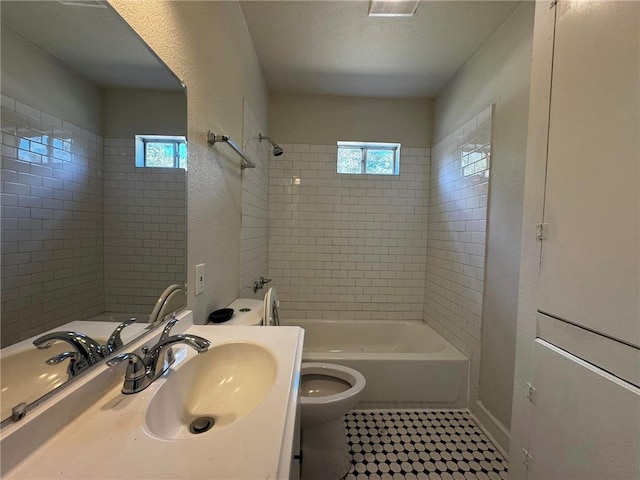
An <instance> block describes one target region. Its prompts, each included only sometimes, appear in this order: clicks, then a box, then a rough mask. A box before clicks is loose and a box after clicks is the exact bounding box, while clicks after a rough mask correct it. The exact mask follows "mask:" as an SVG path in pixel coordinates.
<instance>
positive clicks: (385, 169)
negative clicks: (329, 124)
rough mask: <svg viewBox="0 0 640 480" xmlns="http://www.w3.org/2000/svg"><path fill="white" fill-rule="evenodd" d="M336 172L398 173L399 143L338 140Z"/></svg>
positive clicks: (354, 173)
mask: <svg viewBox="0 0 640 480" xmlns="http://www.w3.org/2000/svg"><path fill="white" fill-rule="evenodd" d="M338 173H346V174H352V175H365V174H366V175H399V174H400V144H399V143H368V142H338Z"/></svg>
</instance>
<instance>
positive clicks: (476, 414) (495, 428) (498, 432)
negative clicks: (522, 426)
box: [469, 400, 511, 460]
mask: <svg viewBox="0 0 640 480" xmlns="http://www.w3.org/2000/svg"><path fill="white" fill-rule="evenodd" d="M474 407H475V408H473V409H471V408H470V409H469V411H470V413H471V415H472V416H473V418H474V419H475V421H476V423H477V424H478V426H479V427H480V428H481V429H482V431H483V432H484V433H485V434H486V435H487V437H489V440H491V442H492V443H493V444H494V445H495V447H496V448H497V449H498V450H499V451H500V453H501V454H502V456H503V457H504V459H505V460H509V453H508V452H509V442H510V439H511V438H510V432H509V430H507V428H506V427H505V426H504V425H503V424H502V422H500V420H498V419H497V418H496V417H494V416H493V415H492V414H491V412H490V411H489V410H487V407H485V406H484V404H483V403H482V402H481V401H480V400H476V402H475V405H474Z"/></svg>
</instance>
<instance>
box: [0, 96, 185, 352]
mask: <svg viewBox="0 0 640 480" xmlns="http://www.w3.org/2000/svg"><path fill="white" fill-rule="evenodd" d="M1 129H2V343H3V346H4V345H8V344H11V343H14V342H16V341H18V340H22V339H25V338H28V337H30V336H33V335H36V334H38V333H40V332H42V331H44V330H47V329H51V328H54V327H56V326H58V325H60V324H62V323H65V322H66V321H69V320H71V319H76V320H77V319H85V318H90V317H92V316H94V315H96V314H98V313H101V312H103V311H105V309H106V308H109V309H111V311H125V312H131V311H132V308H133V307H134V306H135V304H137V302H130V301H129V300H130V298H129V295H136V296H137V295H138V294H142V295H147V305H148V306H145V308H143V309H142V311H151V308H152V306H153V304H154V303H155V300H156V299H157V296H158V291H159V290H158V289H155V290H154V291H153V292H151V291H150V290H146V289H140V290H133V287H134V286H137V287H139V282H144V283H145V284H146V285H147V286H148V285H151V283H147V282H150V281H151V279H155V280H157V281H158V282H157V283H158V286H160V290H161V289H162V288H164V287H165V286H167V285H168V284H169V283H181V282H184V278H185V276H184V265H182V271H181V272H179V273H178V272H177V267H176V258H177V257H178V255H181V259H182V262H184V258H185V254H184V249H185V248H186V247H185V246H184V245H185V243H186V220H185V214H184V188H185V186H184V180H183V179H182V182H183V183H182V186H181V188H182V191H183V193H182V194H180V193H177V192H178V191H179V187H178V186H177V185H170V184H169V182H167V181H166V180H164V179H161V178H160V176H161V173H160V172H155V173H152V174H151V176H150V177H149V176H146V175H147V174H146V173H145V174H144V175H145V176H144V177H138V176H136V174H135V173H131V172H129V173H126V174H125V173H124V172H123V171H119V173H118V171H117V170H114V169H111V170H110V169H109V168H107V174H106V175H105V173H104V164H103V163H104V162H103V157H104V155H103V151H104V142H103V139H102V137H100V136H99V135H96V134H94V133H92V132H89V131H87V130H86V129H83V128H80V127H78V126H76V125H73V124H70V123H68V122H65V121H62V120H60V119H58V118H56V117H54V116H51V115H49V114H47V113H45V112H40V111H39V110H36V109H34V108H32V107H29V106H28V105H25V104H23V103H20V102H18V101H15V100H13V99H11V98H8V97H6V96H3V97H2V125H1ZM115 143H117V144H122V147H126V145H125V144H124V141H123V140H116V141H115ZM108 148H111V146H110V147H108ZM108 152H109V156H111V155H113V154H114V152H113V151H112V150H108ZM121 153H124V152H116V156H118V155H120V154H121ZM127 153H129V152H127ZM120 157H121V159H124V155H121V156H120ZM111 160H115V159H113V158H111ZM131 161H132V162H133V156H131ZM114 168H115V167H114ZM120 174H122V175H124V176H125V177H126V179H124V177H119V179H118V181H122V182H124V183H121V184H114V183H110V181H107V177H109V178H110V179H111V180H113V181H115V180H116V178H117V177H116V176H114V175H120ZM180 175H182V178H183V177H184V172H181V173H177V174H176V173H173V174H172V176H173V177H174V179H175V180H176V182H178V181H179V180H180V178H178V177H180ZM143 183H151V184H152V186H153V187H154V189H153V190H152V191H151V194H150V195H151V200H143V199H142V196H141V192H142V190H141V189H142V187H143V186H144V185H143ZM178 183H179V182H178ZM120 189H121V190H120ZM169 192H170V193H169ZM111 194H113V195H117V198H116V197H111V196H110V195H111ZM167 196H171V197H176V198H178V197H181V201H182V204H183V207H182V208H183V209H182V211H178V210H177V207H175V209H173V210H172V208H174V207H171V206H168V207H167V209H168V210H167V211H165V212H163V214H164V215H167V223H166V224H164V225H158V224H155V225H156V226H152V225H151V222H149V223H148V224H147V223H146V222H147V220H150V221H151V220H153V221H157V220H159V218H158V217H157V215H158V212H157V211H156V210H153V208H152V209H151V210H149V205H148V203H149V202H151V203H152V204H153V205H154V206H155V207H160V203H161V202H164V201H165V198H166V197H167ZM133 198H135V200H132V199H133ZM163 205H164V203H163ZM145 207H147V208H146V209H145ZM118 209H128V212H127V214H128V215H129V217H125V221H126V222H128V223H126V224H124V223H118V222H114V218H113V216H112V215H113V214H115V212H116V210H118ZM167 212H171V213H167ZM178 217H179V221H178ZM180 222H181V223H180ZM106 230H109V231H108V232H106ZM149 237H153V239H151V240H149ZM165 237H167V238H172V239H173V241H174V244H175V249H170V248H167V247H161V246H160V245H159V244H158V243H157V242H159V241H160V240H161V239H163V238H165ZM174 237H175V238H174ZM132 242H133V243H135V244H136V245H137V249H132V250H131V251H130V253H129V252H126V251H125V248H126V247H127V245H129V244H131V243H132ZM107 245H108V247H107ZM145 247H149V248H150V250H147V251H146V252H142V249H143V248H145ZM114 248H115V249H117V251H118V252H117V255H119V256H123V257H126V258H123V261H122V262H120V264H119V265H116V266H115V267H112V266H110V265H108V266H107V269H106V270H107V271H105V267H104V265H105V262H106V261H107V257H106V256H105V254H106V255H108V256H111V255H114V253H113V252H114V250H113V249H114ZM180 249H182V253H180V252H179V251H178V250H180ZM165 256H166V257H168V258H169V260H170V261H171V262H172V263H171V266H170V267H169V266H167V267H166V270H167V271H168V270H170V269H176V271H175V272H171V275H169V276H166V277H163V272H161V271H158V270H159V269H162V268H164V267H163V265H164V264H166V262H165V258H164V257H165ZM112 260H114V258H111V257H109V258H108V261H109V262H110V261H112ZM163 262H165V263H163ZM158 265H160V266H158ZM114 270H118V271H120V272H126V273H125V275H124V277H118V275H121V273H116V272H114ZM169 277H170V278H169ZM125 278H126V279H125ZM116 284H117V285H116ZM114 285H115V286H116V288H119V289H120V290H114V289H113V288H111V290H108V292H109V293H108V294H107V295H105V289H104V287H106V286H114ZM123 288H124V289H126V292H124V291H123V290H122V289H123ZM124 293H126V295H124ZM121 294H122V295H121ZM105 300H107V301H108V302H105ZM107 305H108V306H107ZM138 311H140V308H139V307H138Z"/></svg>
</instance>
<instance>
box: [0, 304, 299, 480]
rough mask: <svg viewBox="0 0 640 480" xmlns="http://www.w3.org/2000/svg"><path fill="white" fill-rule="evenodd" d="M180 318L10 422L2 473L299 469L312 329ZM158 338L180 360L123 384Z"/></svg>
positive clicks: (249, 474)
mask: <svg viewBox="0 0 640 480" xmlns="http://www.w3.org/2000/svg"><path fill="white" fill-rule="evenodd" d="M177 318H178V320H179V321H178V322H174V323H175V324H174V325H172V326H170V327H169V328H166V327H165V329H164V331H163V330H162V329H156V330H154V331H151V332H149V333H148V334H146V335H145V336H142V337H141V338H139V339H138V340H136V341H135V342H133V343H130V344H129V345H127V346H126V347H125V348H124V351H122V350H120V351H119V352H118V355H114V356H112V357H111V359H114V358H115V359H116V361H109V360H107V362H106V363H103V364H102V365H100V366H98V367H97V368H94V369H92V371H91V372H89V373H87V374H85V375H84V376H82V378H78V379H77V381H74V382H72V383H71V384H70V385H68V386H67V388H65V389H64V390H63V391H62V392H59V393H58V394H57V395H55V396H52V397H51V398H49V399H47V400H45V401H43V402H41V403H40V404H39V405H37V406H35V407H34V408H33V409H32V410H30V411H29V412H28V414H27V415H26V416H25V417H24V418H23V419H21V420H19V421H16V422H14V423H12V424H9V425H7V426H5V427H4V428H3V429H2V431H1V432H0V434H1V438H0V452H1V456H2V458H1V460H2V464H1V465H2V467H1V468H2V471H1V475H2V478H6V479H36V478H48V479H49V478H68V479H72V478H77V479H104V478H114V479H115V478H117V479H140V478H154V479H160V478H168V479H169V478H170V479H178V478H209V479H225V480H226V479H233V478H237V479H253V478H255V479H258V478H260V479H268V478H270V479H276V478H277V479H280V478H282V479H286V478H296V476H297V471H298V469H299V465H298V464H297V462H298V460H297V459H295V458H294V457H295V456H296V455H295V454H297V453H298V451H299V446H298V442H299V421H298V420H297V418H298V419H299V414H298V412H297V410H298V409H297V404H298V394H299V391H298V390H299V376H300V363H301V359H302V346H303V331H302V330H301V329H300V328H298V327H278V328H259V327H245V326H238V327H235V326H215V325H194V324H193V317H192V312H190V311H184V312H182V313H181V314H179V315H178V317H177ZM169 335H170V337H169ZM167 340H169V341H168V342H167ZM194 342H195V343H194ZM153 346H155V347H158V346H160V348H158V351H162V352H163V357H162V358H161V359H160V360H157V358H156V357H154V362H155V361H159V362H160V363H162V361H163V360H164V357H169V358H168V359H169V360H171V365H170V366H169V367H168V369H167V370H166V371H164V373H162V369H163V368H164V367H162V366H160V367H159V370H158V371H157V378H155V377H154V378H149V379H148V380H150V383H149V381H147V382H146V383H147V385H144V386H143V385H141V384H138V385H137V387H139V389H138V390H134V391H135V392H136V393H130V394H123V393H122V391H123V388H124V390H125V391H127V384H128V386H129V387H131V385H132V382H130V381H125V376H127V377H130V376H131V375H132V372H133V371H134V370H137V366H136V365H137V363H140V362H142V363H144V364H145V366H146V364H147V363H148V359H149V358H151V356H152V354H153V353H154V352H153V350H154V347H153ZM144 347H147V348H144ZM198 350H200V353H198ZM168 352H169V354H168V355H166V354H167V353H168ZM128 353H130V355H128ZM142 363H140V365H142ZM109 364H111V366H110V365H109ZM134 376H135V374H134ZM134 383H135V382H134ZM129 391H131V389H130V388H129Z"/></svg>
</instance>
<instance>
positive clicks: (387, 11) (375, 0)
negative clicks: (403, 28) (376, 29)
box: [369, 0, 420, 17]
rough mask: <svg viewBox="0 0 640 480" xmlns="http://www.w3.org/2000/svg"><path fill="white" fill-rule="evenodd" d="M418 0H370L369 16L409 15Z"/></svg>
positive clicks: (411, 14) (413, 10)
mask: <svg viewBox="0 0 640 480" xmlns="http://www.w3.org/2000/svg"><path fill="white" fill-rule="evenodd" d="M418 3H420V0H371V2H369V16H370V17H411V16H413V14H414V13H416V9H417V8H418Z"/></svg>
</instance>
